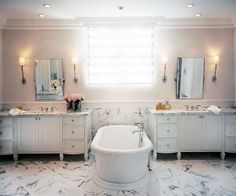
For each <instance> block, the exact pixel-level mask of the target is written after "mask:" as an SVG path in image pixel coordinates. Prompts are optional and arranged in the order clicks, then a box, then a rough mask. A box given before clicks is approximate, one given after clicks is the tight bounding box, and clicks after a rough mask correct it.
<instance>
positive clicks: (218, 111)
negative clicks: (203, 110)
mask: <svg viewBox="0 0 236 196" xmlns="http://www.w3.org/2000/svg"><path fill="white" fill-rule="evenodd" d="M207 110H208V111H211V112H214V113H215V114H219V113H220V112H221V109H220V108H219V107H217V106H215V105H211V106H210V107H208V108H207Z"/></svg>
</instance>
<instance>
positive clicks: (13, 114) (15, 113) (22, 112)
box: [9, 108, 25, 116]
mask: <svg viewBox="0 0 236 196" xmlns="http://www.w3.org/2000/svg"><path fill="white" fill-rule="evenodd" d="M9 113H10V114H11V115H12V116H16V115H19V114H24V113H25V111H24V110H20V109H18V108H12V109H10V111H9Z"/></svg>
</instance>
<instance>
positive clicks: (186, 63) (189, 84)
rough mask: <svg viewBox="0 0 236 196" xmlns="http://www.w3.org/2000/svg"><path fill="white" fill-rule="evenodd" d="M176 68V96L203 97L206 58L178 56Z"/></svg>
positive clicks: (179, 97)
mask: <svg viewBox="0 0 236 196" xmlns="http://www.w3.org/2000/svg"><path fill="white" fill-rule="evenodd" d="M176 70H177V71H176V98H177V99H202V98H203V87H204V72H205V59H204V58H202V57H197V58H193V57H178V58H177V69H176Z"/></svg>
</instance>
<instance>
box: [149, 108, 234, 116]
mask: <svg viewBox="0 0 236 196" xmlns="http://www.w3.org/2000/svg"><path fill="white" fill-rule="evenodd" d="M149 112H150V113H151V114H163V115H164V114H179V113H181V114H199V113H207V114H214V112H211V111H208V110H207V109H199V110H185V109H170V110H156V109H149ZM224 113H235V114H236V109H233V108H222V110H221V112H220V113H219V114H224Z"/></svg>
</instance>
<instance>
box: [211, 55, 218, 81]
mask: <svg viewBox="0 0 236 196" xmlns="http://www.w3.org/2000/svg"><path fill="white" fill-rule="evenodd" d="M214 64H215V69H214V75H213V76H212V79H211V80H212V82H216V79H217V78H216V71H217V66H218V64H219V56H214Z"/></svg>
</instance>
